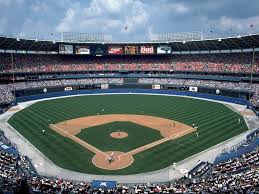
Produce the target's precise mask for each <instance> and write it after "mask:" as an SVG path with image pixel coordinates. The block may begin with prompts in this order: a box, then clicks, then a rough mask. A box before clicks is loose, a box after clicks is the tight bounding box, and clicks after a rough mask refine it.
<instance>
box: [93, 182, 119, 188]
mask: <svg viewBox="0 0 259 194" xmlns="http://www.w3.org/2000/svg"><path fill="white" fill-rule="evenodd" d="M91 187H92V188H95V189H99V188H106V189H114V188H116V181H100V180H93V181H92V184H91Z"/></svg>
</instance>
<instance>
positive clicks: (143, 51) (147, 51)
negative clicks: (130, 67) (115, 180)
mask: <svg viewBox="0 0 259 194" xmlns="http://www.w3.org/2000/svg"><path fill="white" fill-rule="evenodd" d="M140 53H141V54H154V47H153V46H141V47H140Z"/></svg>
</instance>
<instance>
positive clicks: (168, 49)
mask: <svg viewBox="0 0 259 194" xmlns="http://www.w3.org/2000/svg"><path fill="white" fill-rule="evenodd" d="M157 54H171V47H170V46H167V45H164V46H158V47H157Z"/></svg>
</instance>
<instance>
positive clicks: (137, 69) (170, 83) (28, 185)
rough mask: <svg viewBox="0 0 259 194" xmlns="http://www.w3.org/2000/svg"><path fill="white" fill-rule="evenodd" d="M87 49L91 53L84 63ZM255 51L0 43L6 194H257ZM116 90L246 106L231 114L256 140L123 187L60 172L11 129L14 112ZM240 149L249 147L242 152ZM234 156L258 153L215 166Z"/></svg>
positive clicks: (252, 46)
mask: <svg viewBox="0 0 259 194" xmlns="http://www.w3.org/2000/svg"><path fill="white" fill-rule="evenodd" d="M80 48H81V49H82V50H84V51H85V53H77V52H78V50H80ZM129 48H130V49H129ZM142 48H144V49H142ZM258 48H259V35H257V34H255V35H247V36H242V37H230V38H225V39H222V40H221V39H220V41H219V40H218V39H212V40H200V41H187V42H184V43H183V42H170V41H169V42H168V41H166V42H159V43H157V42H154V43H150V42H146V43H145V42H144V43H132V42H131V43H105V42H104V43H102V44H100V43H91V44H90V43H80V44H79V43H77V42H75V43H73V42H62V41H60V42H55V43H53V42H52V41H41V40H37V41H34V40H27V39H21V40H20V39H19V40H18V39H16V38H10V37H0V52H1V53H0V75H1V77H0V111H1V113H3V114H1V115H0V119H1V120H0V121H1V122H0V129H1V133H0V143H1V149H0V154H1V155H0V160H1V164H0V189H2V190H3V191H4V192H10V193H15V192H17V191H18V192H21V193H42V192H43V193H44V192H45V193H58V192H63V193H69V192H70V193H100V192H105V193H133V192H134V193H154V192H155V193H159V192H163V193H186V192H194V193H195V192H205V193H210V192H218V193H220V192H221V193H222V192H237V193H240V192H245V191H246V192H258V191H259V185H258V182H259V177H258V174H259V173H258V171H259V159H258V158H259V151H258V147H257V146H258V144H259V143H258V131H257V130H256V129H257V128H258V127H259V122H258V116H256V115H258V112H259V53H258V52H257V51H258ZM66 49H67V50H66ZM114 50H115V51H116V53H113V52H114ZM233 50H235V52H232V51H233ZM236 50H238V51H237V52H236ZM186 51H187V52H186ZM202 51H203V52H202ZM90 53H91V54H90ZM110 89H121V90H125V89H143V90H145V89H149V90H151V89H152V91H153V92H155V91H158V90H159V91H160V90H161V91H170V92H171V91H172V92H178V94H179V96H181V94H182V95H189V96H195V95H196V96H198V95H202V94H204V95H206V97H208V98H212V99H213V98H217V99H219V100H221V99H223V98H224V99H227V100H228V101H231V102H236V103H239V105H238V104H233V103H224V104H225V105H227V106H228V107H230V108H231V109H233V110H234V111H236V112H239V114H242V115H243V117H244V119H245V121H246V123H247V126H248V128H249V129H250V131H247V132H245V133H242V134H240V135H238V136H236V137H233V138H232V139H229V140H226V141H224V142H222V143H220V144H217V145H216V146H214V147H211V148H209V149H207V150H205V151H203V152H201V153H198V154H196V155H193V156H191V157H189V158H187V159H185V160H183V161H181V162H179V163H177V164H172V166H170V167H168V168H166V169H162V170H158V171H154V172H149V173H144V174H140V175H127V176H120V177H118V176H103V175H96V176H95V175H89V174H83V173H77V172H73V171H70V170H66V169H62V168H61V167H58V166H56V165H55V164H53V162H52V161H50V160H49V159H48V158H46V157H45V155H43V154H42V153H40V152H39V151H38V150H37V149H36V148H35V147H34V146H33V145H32V144H31V143H30V142H28V140H27V139H25V138H24V137H23V136H21V135H20V134H19V133H18V132H17V131H15V130H14V129H13V128H11V127H10V125H8V124H7V121H8V119H9V118H10V117H11V116H12V115H13V114H14V113H15V112H17V111H18V110H20V109H23V108H26V107H27V106H29V105H30V104H33V103H34V102H36V101H34V102H33V101H29V102H23V101H27V99H29V100H32V99H34V97H35V98H36V97H39V98H43V100H44V98H45V97H47V96H48V97H49V96H50V97H51V95H53V96H54V95H57V94H61V95H70V94H71V95H74V94H80V92H81V91H83V92H84V91H90V92H91V91H97V92H100V93H101V92H103V93H104V91H110ZM125 91H126V90H125ZM77 92H78V93H77ZM217 102H219V101H217ZM221 103H222V102H221ZM252 130H255V131H253V132H251V131H252ZM250 133H252V136H251V135H250V136H249V139H247V135H249V134H250ZM241 141H242V142H243V141H244V142H245V144H242V146H239V147H235V146H236V145H239V144H238V143H239V142H241ZM255 144H256V146H254V145H255ZM233 146H234V147H235V148H236V149H235V151H236V150H239V149H242V148H244V147H245V148H246V147H249V148H251V147H253V149H252V150H249V152H248V151H247V152H245V153H243V154H241V155H239V156H235V157H232V158H230V159H228V160H222V161H220V163H214V160H215V157H216V156H217V155H219V154H221V153H222V150H225V149H227V148H233ZM247 150H248V149H247ZM32 155H34V157H31V156H32ZM230 155H231V153H230ZM35 164H36V165H35ZM55 176H58V177H55ZM108 177H109V180H107V184H108V182H109V181H113V180H116V181H117V185H115V186H113V187H111V188H105V187H103V186H105V185H106V182H103V183H101V184H100V185H102V186H101V187H99V188H96V187H95V186H94V184H93V182H92V180H93V179H94V178H98V179H99V180H104V179H105V178H108ZM133 180H134V181H136V182H133ZM150 182H151V183H150ZM157 182H164V183H158V184H157ZM123 183H125V184H123ZM126 183H130V184H128V185H127V184H126ZM133 183H136V184H135V185H134V184H133ZM153 183H154V184H153Z"/></svg>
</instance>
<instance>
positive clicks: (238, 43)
mask: <svg viewBox="0 0 259 194" xmlns="http://www.w3.org/2000/svg"><path fill="white" fill-rule="evenodd" d="M59 44H70V45H71V44H72V45H82V44H84V45H90V44H97V45H98V44H99V45H100V44H103V45H129V44H130V45H165V44H167V45H168V46H171V47H172V51H212V50H235V49H239V50H240V49H252V48H259V34H251V35H245V36H236V37H228V38H215V39H204V40H194V41H182V42H179V41H178V42H170V41H163V42H159V41H157V42H107V43H106V42H104V43H96V42H85V43H82V42H61V41H50V40H49V41H48V40H37V39H18V38H14V37H4V36H0V50H16V51H17V50H20V51H48V52H57V51H58V47H59Z"/></svg>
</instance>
